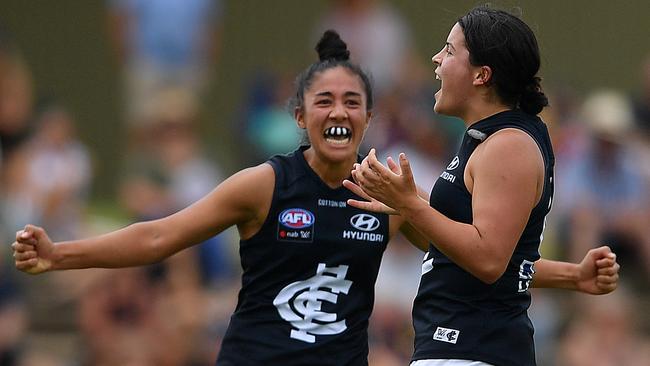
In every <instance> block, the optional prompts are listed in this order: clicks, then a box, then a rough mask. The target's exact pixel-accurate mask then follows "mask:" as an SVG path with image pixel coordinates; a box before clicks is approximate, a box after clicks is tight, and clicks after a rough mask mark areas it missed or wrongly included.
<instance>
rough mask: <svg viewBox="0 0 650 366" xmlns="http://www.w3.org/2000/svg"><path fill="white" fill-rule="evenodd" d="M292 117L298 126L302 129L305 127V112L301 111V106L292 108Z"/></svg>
mask: <svg viewBox="0 0 650 366" xmlns="http://www.w3.org/2000/svg"><path fill="white" fill-rule="evenodd" d="M293 118H294V119H295V120H296V123H297V124H298V127H300V128H301V129H303V130H304V129H306V128H307V124H306V123H305V114H304V113H303V111H302V108H300V107H296V108H295V109H294V110H293Z"/></svg>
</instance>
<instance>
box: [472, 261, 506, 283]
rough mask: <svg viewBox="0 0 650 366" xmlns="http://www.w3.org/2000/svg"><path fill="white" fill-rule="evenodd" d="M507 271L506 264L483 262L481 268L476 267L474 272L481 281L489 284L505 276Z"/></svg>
mask: <svg viewBox="0 0 650 366" xmlns="http://www.w3.org/2000/svg"><path fill="white" fill-rule="evenodd" d="M505 271H506V265H501V264H498V263H483V265H482V266H480V268H476V270H475V271H474V272H473V273H472V274H473V275H474V276H475V277H476V278H478V279H479V280H480V281H481V282H483V283H485V284H487V285H492V284H494V283H495V282H497V281H498V280H499V278H501V276H503V274H504V273H505Z"/></svg>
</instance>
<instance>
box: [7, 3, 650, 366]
mask: <svg viewBox="0 0 650 366" xmlns="http://www.w3.org/2000/svg"><path fill="white" fill-rule="evenodd" d="M480 3H481V2H477V1H459V0H436V1H415V0H414V1H407V0H403V1H398V0H392V1H388V0H386V1H381V0H314V1H303V0H277V1H252V0H242V1H233V0H159V1H156V0H152V1H144V0H134V1H129V0H113V1H96V2H78V1H71V0H60V1H43V0H41V1H38V0H32V1H24V0H2V2H0V138H1V140H0V143H1V147H2V150H1V153H2V155H1V158H0V174H1V176H0V195H1V196H2V197H1V198H0V215H1V220H2V221H1V222H0V235H1V236H0V237H1V238H2V241H3V242H4V243H6V245H3V246H1V247H0V255H1V258H0V259H1V260H0V366H4V365H21V366H26V365H28V366H49V365H52V366H68V365H197V366H198V365H210V364H213V362H214V359H215V355H216V353H217V352H218V348H219V339H220V337H221V335H222V334H223V332H224V330H225V327H226V326H227V321H228V317H229V314H230V312H231V311H232V309H233V307H234V304H235V301H236V292H237V290H238V287H239V278H238V268H239V267H238V266H239V263H238V258H237V235H236V233H235V232H234V231H232V230H231V231H229V232H226V233H224V234H222V235H220V236H218V237H216V238H214V239H213V240H210V241H208V242H206V243H203V244H202V245H200V246H198V247H196V248H193V249H192V250H188V251H186V252H184V253H180V254H179V255H176V256H174V257H173V258H170V259H169V260H167V261H165V262H164V263H161V264H159V265H155V266H151V267H147V268H139V269H125V270H83V271H70V272H63V273H48V274H45V275H42V276H38V277H29V276H26V275H22V274H20V273H18V272H17V271H15V270H14V269H13V263H12V258H11V252H10V250H9V244H10V243H11V242H12V241H13V239H12V237H13V235H14V232H15V231H16V230H18V229H19V228H21V227H22V226H23V225H24V224H25V223H28V222H29V223H35V224H39V225H43V226H45V227H46V228H47V229H48V230H49V231H50V233H51V236H52V237H53V239H55V240H65V239H69V238H72V237H78V236H80V235H90V234H96V233H101V232H104V231H107V230H110V229H114V228H117V227H120V226H123V225H126V224H128V223H130V222H133V221H134V220H142V219H151V218H156V217H160V216H161V215H166V214H168V213H171V212H173V211H175V210H178V209H179V208H181V207H184V206H186V205H188V204H189V203H191V202H193V201H194V200H196V199H197V198H198V197H200V196H201V195H203V194H205V193H206V192H207V191H209V190H210V189H211V188H213V187H214V186H215V185H216V184H218V183H219V182H220V181H221V180H222V179H223V178H224V177H227V176H228V175H230V174H232V173H233V172H235V171H237V170H240V169H242V168H244V167H247V166H250V165H252V164H258V163H260V162H263V161H264V160H265V159H266V158H267V157H269V156H270V155H272V154H274V153H278V152H286V151H290V150H292V149H293V148H294V147H295V146H296V144H297V142H298V140H299V135H298V132H297V130H296V128H295V125H294V123H293V121H292V119H291V117H290V116H289V114H288V113H287V112H286V110H285V108H284V103H285V102H286V100H287V98H288V97H289V96H290V95H291V93H292V91H293V89H292V81H293V78H294V77H295V76H296V75H297V73H299V72H300V71H302V70H303V69H304V68H305V67H306V66H307V65H309V64H310V63H311V62H313V61H314V60H315V57H316V55H315V52H313V45H314V43H315V40H316V39H317V37H318V35H319V34H320V32H321V31H322V30H324V29H326V28H334V29H337V30H339V31H340V33H341V34H342V37H343V39H344V40H346V41H347V42H348V43H349V45H350V47H351V50H352V55H353V57H356V61H358V62H359V63H361V65H362V66H363V67H364V68H366V69H367V70H369V71H370V72H371V73H372V74H373V77H374V81H375V84H376V90H377V93H378V100H377V103H376V106H377V107H376V111H375V116H376V117H375V118H374V119H373V122H372V125H371V127H370V129H369V130H368V134H367V136H366V140H365V146H364V147H363V149H364V152H365V150H366V149H367V148H369V147H370V146H373V147H377V148H378V150H379V151H380V153H381V154H384V155H389V154H392V155H393V156H395V155H396V153H397V152H399V151H406V152H407V154H408V155H409V157H410V158H411V160H412V161H413V165H414V170H415V173H416V180H417V182H418V184H419V185H421V186H423V187H425V188H426V189H430V187H431V185H432V184H433V181H434V179H435V178H436V177H437V176H438V174H439V171H440V168H441V167H444V166H445V165H446V164H447V161H448V159H449V158H450V156H453V152H454V150H455V147H456V144H457V143H458V141H459V137H460V134H462V130H463V125H462V124H461V123H459V122H458V121H455V120H453V119H450V118H446V117H442V116H438V115H434V114H433V112H432V109H431V107H432V104H433V92H434V91H435V90H436V87H437V86H438V85H437V83H436V82H435V81H434V80H433V79H434V75H433V67H432V66H431V64H430V57H431V56H432V55H433V54H434V53H435V52H437V50H438V49H439V48H440V47H442V45H443V42H444V40H445V38H446V36H447V33H448V31H449V29H450V28H451V26H452V24H453V23H454V21H455V20H456V19H457V17H458V16H459V15H461V14H463V13H464V12H466V11H467V10H468V9H469V8H471V7H472V6H474V5H477V4H480ZM492 4H494V5H495V6H498V7H500V8H504V9H506V10H512V9H515V8H517V9H519V11H521V16H522V18H523V19H524V20H525V21H526V22H527V23H528V24H529V25H531V27H532V28H533V30H534V31H535V33H536V34H537V37H538V39H539V42H540V48H541V52H542V69H541V73H540V74H541V76H542V77H543V79H544V81H543V85H544V86H545V91H546V92H547V94H548V95H549V98H550V102H551V107H550V108H548V109H546V110H545V111H544V112H543V114H544V116H543V117H544V118H545V120H546V122H547V123H548V125H549V128H550V130H551V133H552V137H553V142H554V146H555V149H556V157H557V160H558V165H557V172H556V175H557V186H556V189H557V193H556V198H555V206H554V209H553V211H552V212H551V217H550V222H549V227H548V229H547V232H546V235H545V241H544V243H543V244H542V252H543V255H544V256H545V257H548V258H555V259H562V260H572V261H576V260H579V259H580V258H582V256H583V255H584V253H585V252H586V251H587V250H588V249H589V248H591V247H594V246H597V245H600V244H601V243H607V244H610V245H611V246H612V247H613V248H614V249H615V251H616V252H617V253H618V254H619V261H620V262H621V264H622V266H623V267H622V270H621V288H620V290H617V291H616V292H615V293H614V294H611V295H607V296H602V297H589V296H582V295H578V294H573V293H569V292H563V291H555V290H553V291H551V290H534V291H533V305H532V308H531V317H532V318H533V321H534V323H535V327H536V340H537V350H538V362H539V364H540V366H546V365H567V366H581V365H590V366H592V365H597V366H606V365H616V366H626V365H648V362H650V361H648V360H650V311H648V309H650V292H649V290H650V285H649V284H650V282H649V281H648V280H649V278H650V230H649V229H648V228H649V227H650V225H649V224H650V205H649V204H650V189H649V188H650V45H649V43H648V40H649V39H650V27H649V26H648V21H649V19H650V18H649V17H650V3H648V2H647V1H644V0H630V1H625V2H611V1H586V0H575V1H558V0H549V1H543V2H542V1H532V0H530V1H527V0H521V1H493V2H492ZM188 45H195V46H196V47H190V46H188ZM420 259H421V255H420V253H418V252H417V251H416V250H415V249H413V248H411V247H410V246H409V245H408V244H406V243H404V241H403V240H400V239H398V240H395V241H394V242H393V243H392V244H391V245H390V248H389V250H388V251H387V253H386V255H385V257H384V262H383V264H382V270H381V273H380V278H379V280H378V282H377V303H376V307H375V311H374V313H373V318H372V320H371V329H370V334H371V351H370V364H371V365H375V366H377V365H405V364H407V363H408V359H409V356H410V353H411V351H412V333H411V332H412V330H411V324H410V306H411V301H412V298H413V296H414V294H415V290H416V288H417V282H418V279H419V268H420ZM405 284H409V285H405Z"/></svg>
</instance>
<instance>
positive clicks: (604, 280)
mask: <svg viewBox="0 0 650 366" xmlns="http://www.w3.org/2000/svg"><path fill="white" fill-rule="evenodd" d="M596 282H597V283H600V284H604V285H607V284H613V283H616V282H618V274H614V275H612V276H602V275H599V276H597V277H596Z"/></svg>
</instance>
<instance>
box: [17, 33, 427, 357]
mask: <svg viewBox="0 0 650 366" xmlns="http://www.w3.org/2000/svg"><path fill="white" fill-rule="evenodd" d="M316 50H317V52H318V55H319V61H317V62H315V63H314V64H312V65H311V66H309V67H308V68H307V69H306V70H305V71H304V72H303V73H302V74H301V75H300V76H299V77H298V78H297V80H296V88H297V90H296V94H295V96H294V98H293V100H292V105H293V113H294V117H295V119H296V121H297V124H298V126H299V127H300V128H302V129H304V130H305V131H306V133H305V135H306V136H305V141H306V142H305V144H304V146H301V147H299V148H298V149H297V150H296V151H294V152H292V153H289V154H286V155H277V156H274V157H272V158H270V159H269V160H268V161H267V162H265V163H263V164H260V165H258V166H255V167H252V168H248V169H244V170H242V171H240V172H238V173H236V174H234V175H233V176H231V177H230V178H228V179H227V180H225V181H224V182H223V183H221V184H220V185H219V186H217V187H216V188H215V189H214V190H213V191H212V192H211V193H209V194H208V195H207V196H206V197H204V198H203V199H201V200H199V201H198V202H196V203H194V204H193V205H191V206H189V207H187V208H185V209H183V210H181V211H179V212H178V213H175V214H173V215H170V216H168V217H165V218H162V219H159V220H154V221H148V222H140V223H135V224H133V225H130V226H128V227H126V228H123V229H121V230H117V231H115V232H111V233H108V234H105V235H102V236H98V237H93V238H88V239H81V240H74V241H65V242H59V243H52V241H51V240H50V239H49V238H48V236H47V234H46V232H45V231H44V230H43V229H42V228H39V227H35V226H32V225H28V226H26V227H25V228H24V230H21V231H19V232H18V233H17V234H16V242H15V243H14V244H13V248H14V257H15V263H16V267H17V268H18V269H20V270H22V271H25V272H27V273H32V274H36V273H42V272H46V271H51V270H62V269H73V268H89V267H108V268H114V267H127V266H139V265H145V264H149V263H154V262H158V261H160V260H162V259H164V258H167V257H169V256H171V255H172V254H174V253H176V252H178V251H180V250H183V249H185V248H187V247H189V246H192V245H195V244H197V243H201V242H203V241H204V240H206V239H207V238H209V237H211V236H214V235H216V234H218V233H219V232H221V231H223V230H225V229H226V228H228V227H230V226H233V225H235V226H237V229H238V231H239V235H240V239H241V240H240V250H239V253H240V256H241V264H242V268H243V274H242V288H241V290H240V293H239V301H238V304H237V307H236V309H235V311H234V314H233V315H232V317H231V319H230V324H229V327H228V330H227V332H226V334H225V336H224V338H223V342H222V345H221V350H220V353H219V356H218V360H217V363H218V364H219V365H237V366H241V365H283V366H285V365H366V364H367V363H368V333H367V332H368V319H369V317H370V313H371V311H372V308H373V302H374V285H375V280H376V279H377V273H378V270H379V264H380V262H381V258H382V255H383V253H384V250H385V248H386V244H387V243H388V240H389V238H391V237H392V236H394V235H395V234H396V233H397V231H398V230H400V229H401V230H402V231H403V232H404V233H405V234H406V235H407V236H408V237H410V239H411V240H412V241H414V242H418V243H420V244H421V246H422V248H423V250H424V248H425V247H426V245H427V244H426V241H424V240H419V241H418V239H417V236H414V235H413V234H414V233H413V232H410V231H409V230H408V229H409V225H402V224H403V223H404V220H403V219H402V218H401V217H399V216H390V217H389V215H387V214H374V213H369V212H366V211H363V210H360V209H357V208H354V207H351V206H349V205H347V203H346V202H347V200H349V199H361V197H358V196H357V195H355V194H354V193H352V192H350V191H349V190H347V189H345V188H344V187H342V183H341V182H342V181H343V180H344V179H345V178H348V177H349V176H350V170H351V169H352V167H353V165H354V164H355V163H357V162H360V161H361V157H360V156H359V155H358V153H359V151H358V150H359V145H360V143H361V140H362V138H363V135H364V133H365V130H366V128H367V127H368V123H369V121H370V117H371V115H372V107H373V95H372V89H371V85H370V81H369V79H368V76H367V75H366V74H365V73H364V72H363V71H362V70H361V69H360V68H359V66H357V65H355V64H352V63H351V62H350V61H349V57H350V54H349V52H348V50H347V46H346V44H345V42H343V41H342V40H341V39H340V38H339V35H338V34H337V33H336V32H334V31H327V32H325V33H324V34H323V36H322V38H321V39H320V41H319V42H318V45H317V46H316Z"/></svg>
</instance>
